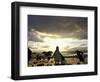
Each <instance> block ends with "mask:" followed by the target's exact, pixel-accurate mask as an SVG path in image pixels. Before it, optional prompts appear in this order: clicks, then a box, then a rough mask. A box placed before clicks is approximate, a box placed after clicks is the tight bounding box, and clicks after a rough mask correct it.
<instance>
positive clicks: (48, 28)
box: [29, 16, 88, 39]
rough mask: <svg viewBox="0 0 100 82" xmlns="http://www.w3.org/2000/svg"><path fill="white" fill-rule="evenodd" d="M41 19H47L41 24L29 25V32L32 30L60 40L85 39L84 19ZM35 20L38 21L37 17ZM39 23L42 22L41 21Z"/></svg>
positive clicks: (85, 27)
mask: <svg viewBox="0 0 100 82" xmlns="http://www.w3.org/2000/svg"><path fill="white" fill-rule="evenodd" d="M41 17H42V16H41ZM43 17H45V18H46V17H47V18H46V19H45V20H43V22H42V24H38V23H37V24H33V25H29V30H31V29H33V28H34V29H35V30H37V31H40V32H45V33H50V34H56V35H59V36H60V37H61V38H67V37H68V38H77V39H87V30H88V29H87V18H86V17H52V16H43ZM48 18H49V19H48ZM37 20H39V17H38V19H37ZM39 21H42V19H40V20H39ZM40 23H41V22H40Z"/></svg>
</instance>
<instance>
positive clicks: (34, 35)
mask: <svg viewBox="0 0 100 82" xmlns="http://www.w3.org/2000/svg"><path fill="white" fill-rule="evenodd" d="M28 41H33V42H43V40H42V36H40V35H39V34H38V33H37V32H36V31H35V30H33V31H29V32H28Z"/></svg>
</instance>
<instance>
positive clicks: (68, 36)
mask: <svg viewBox="0 0 100 82" xmlns="http://www.w3.org/2000/svg"><path fill="white" fill-rule="evenodd" d="M87 23H88V19H87V18H86V17H68V16H66V17H65V16H42V15H28V47H29V48H30V49H31V50H32V51H33V52H38V51H41V52H43V51H53V52H54V51H55V49H56V46H59V49H60V51H66V52H73V51H76V50H81V51H87V39H88V36H87V34H88V33H87V32H88V29H87V26H88V25H87Z"/></svg>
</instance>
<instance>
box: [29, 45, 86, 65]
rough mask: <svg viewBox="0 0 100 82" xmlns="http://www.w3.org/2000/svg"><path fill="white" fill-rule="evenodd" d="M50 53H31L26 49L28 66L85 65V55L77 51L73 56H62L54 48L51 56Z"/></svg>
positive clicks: (57, 48)
mask: <svg viewBox="0 0 100 82" xmlns="http://www.w3.org/2000/svg"><path fill="white" fill-rule="evenodd" d="M52 53H53V52H52V51H48V52H42V53H41V54H40V53H35V52H34V53H32V51H31V50H30V49H28V66H52V65H74V64H87V55H84V53H83V52H82V51H79V50H77V51H76V55H75V56H63V55H62V54H61V52H60V51H59V47H58V46H57V47H56V50H55V52H54V53H53V55H52Z"/></svg>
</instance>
